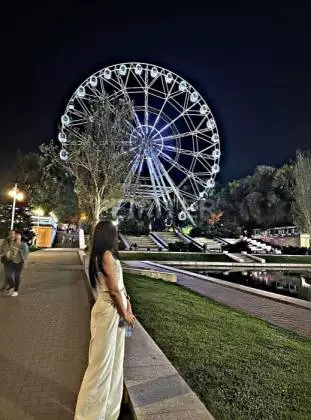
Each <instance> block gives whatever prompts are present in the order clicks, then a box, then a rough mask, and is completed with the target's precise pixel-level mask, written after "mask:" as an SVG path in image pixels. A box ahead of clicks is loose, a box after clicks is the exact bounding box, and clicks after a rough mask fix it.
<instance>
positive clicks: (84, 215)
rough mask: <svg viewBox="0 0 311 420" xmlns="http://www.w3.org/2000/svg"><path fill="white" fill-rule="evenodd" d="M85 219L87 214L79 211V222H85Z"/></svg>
mask: <svg viewBox="0 0 311 420" xmlns="http://www.w3.org/2000/svg"><path fill="white" fill-rule="evenodd" d="M86 220H87V214H86V213H81V215H80V221H81V222H85V221H86Z"/></svg>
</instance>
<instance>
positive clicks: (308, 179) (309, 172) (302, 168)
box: [293, 151, 311, 234]
mask: <svg viewBox="0 0 311 420" xmlns="http://www.w3.org/2000/svg"><path fill="white" fill-rule="evenodd" d="M293 174H294V180H295V185H294V190H293V192H294V206H293V214H294V220H295V222H296V225H297V226H298V227H299V228H300V230H301V231H302V232H305V233H309V234H311V154H310V153H307V152H300V151H299V152H297V156H296V161H295V163H294V166H293Z"/></svg>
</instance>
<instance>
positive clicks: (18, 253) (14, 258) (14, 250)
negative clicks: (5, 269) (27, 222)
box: [8, 232, 29, 297]
mask: <svg viewBox="0 0 311 420" xmlns="http://www.w3.org/2000/svg"><path fill="white" fill-rule="evenodd" d="M10 249H11V270H12V271H11V272H12V275H11V276H10V277H9V278H8V280H9V286H10V292H9V295H10V296H12V297H16V296H18V290H19V286H20V281H21V272H22V270H23V267H24V263H25V261H26V260H27V257H28V252H29V249H28V245H27V244H26V243H25V242H23V241H22V234H21V233H20V232H15V240H14V241H13V242H12V244H11V248H10Z"/></svg>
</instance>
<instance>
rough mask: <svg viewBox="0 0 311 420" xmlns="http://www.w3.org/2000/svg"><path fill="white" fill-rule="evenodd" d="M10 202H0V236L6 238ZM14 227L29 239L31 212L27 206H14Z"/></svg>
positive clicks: (10, 212)
mask: <svg viewBox="0 0 311 420" xmlns="http://www.w3.org/2000/svg"><path fill="white" fill-rule="evenodd" d="M11 217H12V204H9V203H8V202H2V203H0V238H2V239H3V238H6V237H7V235H8V233H9V231H10V228H11ZM14 229H16V230H18V231H21V232H22V233H23V235H24V236H25V237H26V238H27V239H29V238H31V237H32V236H33V234H31V231H32V220H31V212H30V209H29V208H28V207H25V206H19V205H17V206H16V209H15V218H14Z"/></svg>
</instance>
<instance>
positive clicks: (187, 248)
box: [168, 242, 201, 252]
mask: <svg viewBox="0 0 311 420" xmlns="http://www.w3.org/2000/svg"><path fill="white" fill-rule="evenodd" d="M168 250H169V251H170V252H201V250H200V249H199V248H197V247H196V246H195V245H194V244H193V243H192V242H190V243H186V242H173V243H170V244H168Z"/></svg>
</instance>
